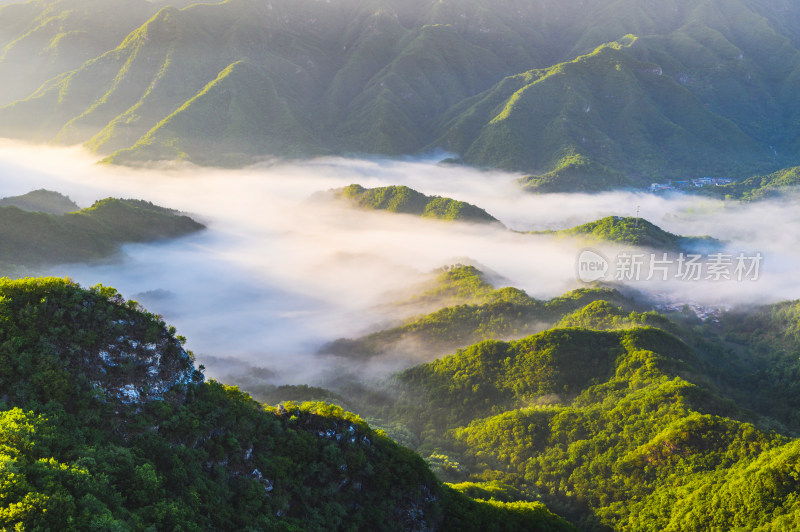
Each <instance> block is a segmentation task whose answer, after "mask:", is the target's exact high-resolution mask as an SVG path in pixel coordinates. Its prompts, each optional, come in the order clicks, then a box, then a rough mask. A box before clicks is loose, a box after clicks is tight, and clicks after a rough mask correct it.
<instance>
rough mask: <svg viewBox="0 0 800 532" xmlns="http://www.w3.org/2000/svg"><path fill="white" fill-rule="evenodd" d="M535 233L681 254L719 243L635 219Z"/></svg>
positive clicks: (609, 219) (614, 219)
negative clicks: (683, 234) (673, 231)
mask: <svg viewBox="0 0 800 532" xmlns="http://www.w3.org/2000/svg"><path fill="white" fill-rule="evenodd" d="M533 234H553V235H557V236H579V237H585V238H588V239H590V240H595V241H606V242H616V243H619V244H628V245H631V246H642V247H648V248H653V249H658V250H664V251H680V250H685V249H688V248H695V247H697V246H705V247H708V246H711V247H715V246H717V245H719V243H720V242H719V241H718V240H716V239H714V238H711V237H689V236H679V235H675V234H672V233H670V232H668V231H664V230H663V229H661V228H660V227H658V226H657V225H655V224H653V223H652V222H649V221H648V220H645V219H644V218H634V217H632V216H606V217H605V218H601V219H599V220H595V221H593V222H588V223H585V224H583V225H579V226H576V227H573V228H571V229H563V230H561V231H542V232H536V233H533Z"/></svg>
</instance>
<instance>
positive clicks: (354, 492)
mask: <svg viewBox="0 0 800 532" xmlns="http://www.w3.org/2000/svg"><path fill="white" fill-rule="evenodd" d="M439 276H440V278H439V280H440V284H439V288H440V289H441V290H437V289H436V287H433V288H429V290H430V293H429V294H428V296H431V295H433V296H434V297H439V296H445V297H453V296H455V297H472V298H475V299H476V300H479V301H484V303H481V304H479V305H473V307H474V308H480V307H481V305H487V304H488V305H490V304H492V301H493V300H494V298H497V300H496V301H495V303H509V301H513V300H514V298H508V299H503V297H504V296H502V295H501V294H509V293H511V292H510V290H513V289H508V288H506V289H502V290H495V291H488V290H487V287H488V286H490V285H489V284H488V283H487V282H486V280H485V279H483V278H482V276H481V274H480V272H479V271H478V270H476V269H475V268H473V267H466V266H460V267H454V268H450V269H446V270H443V271H442V272H440V273H439ZM515 297H516V298H518V299H519V301H518V304H522V303H523V302H525V301H527V304H528V305H529V306H530V307H532V308H536V309H538V310H537V311H538V312H540V313H541V315H542V316H548V319H549V320H550V324H551V325H552V327H551V328H549V329H547V330H543V331H541V332H537V333H536V334H534V335H532V336H526V337H523V338H519V339H517V340H514V341H498V340H486V341H481V342H479V343H476V344H474V345H469V346H466V347H464V348H463V349H458V350H456V351H455V353H454V354H451V355H449V356H446V357H443V358H440V359H438V360H434V361H432V362H427V363H424V364H421V365H417V366H413V367H411V368H409V369H406V370H404V371H401V372H399V373H397V374H395V375H393V376H391V377H389V378H388V379H387V380H385V381H382V382H379V383H377V384H366V383H363V382H350V383H347V382H343V383H340V384H339V385H338V386H337V388H336V389H334V390H333V391H330V390H325V389H322V388H316V387H311V386H264V385H262V386H261V387H260V388H255V389H254V390H255V391H256V393H257V394H258V396H259V397H260V398H263V399H266V400H269V401H272V402H274V403H277V402H281V404H280V405H279V406H277V407H272V406H267V407H265V406H263V405H262V404H259V403H257V402H256V401H254V400H253V399H251V398H250V396H249V395H247V394H245V393H243V392H242V391H240V390H238V389H237V388H233V387H228V386H224V385H222V384H220V383H217V382H215V381H210V382H205V381H204V378H203V375H202V373H201V372H200V371H197V370H196V369H195V367H194V364H193V355H192V354H191V353H190V352H188V351H186V350H185V349H184V348H183V341H184V340H183V339H182V338H181V337H179V336H175V331H174V329H172V328H169V327H168V326H167V325H166V324H165V323H164V322H163V321H162V320H161V319H160V317H158V316H155V315H152V314H149V313H147V312H145V311H143V310H142V309H141V308H140V307H139V306H138V304H137V303H136V302H134V301H125V300H124V299H123V298H122V297H121V296H120V295H119V294H118V293H117V292H116V291H115V290H113V289H110V288H105V287H102V286H97V287H94V288H92V289H90V290H84V289H81V288H80V287H78V286H77V285H75V284H73V283H71V282H69V281H67V280H61V279H24V280H18V281H9V280H2V281H0V359H2V360H0V387H1V388H2V389H3V390H4V396H3V398H2V401H0V464H2V467H0V477H1V478H2V483H3V486H4V489H3V490H0V520H2V526H3V527H6V528H12V527H24V528H31V529H36V528H41V529H44V528H49V529H60V530H61V529H67V530H69V529H74V530H84V529H92V528H95V529H97V528H99V529H104V528H111V529H119V530H128V529H135V530H140V529H147V528H148V527H153V528H156V529H162V528H175V527H179V528H181V529H185V530H200V529H208V528H214V529H241V528H247V527H251V528H252V527H254V528H256V529H269V530H273V529H274V530H365V529H370V530H408V529H418V528H422V527H427V528H429V529H433V530H482V529H488V530H498V531H499V530H570V529H571V528H570V525H569V524H568V523H567V522H565V521H564V520H562V519H560V518H558V517H556V516H555V515H554V514H553V513H551V510H553V511H555V512H556V513H557V514H559V515H563V516H565V517H567V518H568V519H569V521H570V522H571V523H573V524H574V525H575V526H576V527H577V528H578V529H581V530H609V529H615V530H616V529H618V530H654V529H658V530H698V531H700V530H709V529H716V528H718V529H725V530H727V529H737V528H741V529H747V530H757V529H764V530H766V529H792V528H793V527H794V526H795V520H796V508H795V501H796V500H797V498H798V496H800V487H798V483H797V479H796V478H795V477H796V465H797V461H798V457H799V456H800V454H798V453H799V452H800V451H799V449H798V440H796V439H795V438H796V434H797V431H798V430H800V417H798V415H797V412H798V408H800V403H799V402H798V399H797V398H798V393H797V392H798V389H797V382H798V376H800V361H798V359H797V353H798V352H800V332H798V326H797V323H798V317H800V303H798V302H786V303H782V304H777V305H769V306H762V307H757V308H749V309H736V310H733V311H730V312H726V313H723V314H721V315H719V316H718V318H715V319H708V320H705V321H703V320H700V319H698V318H697V317H696V316H693V315H691V314H689V313H673V314H669V315H663V314H659V313H657V312H654V311H652V310H649V311H643V309H638V308H633V307H634V306H638V305H639V304H634V302H633V301H631V300H628V299H626V298H623V297H622V296H620V295H619V294H618V293H616V292H614V291H611V290H607V289H598V288H593V289H583V290H579V291H574V292H570V293H568V294H565V295H564V296H562V297H560V298H554V299H552V300H550V301H547V302H541V301H537V300H533V299H530V298H527V296H525V295H524V293H523V292H518V293H517V294H516V296H515ZM525 298H527V299H525ZM463 307H464V308H467V309H469V308H472V307H470V306H468V305H465V306H463ZM456 308H460V307H456ZM443 310H447V309H443ZM467 314H468V313H467ZM469 320H470V318H469V317H466V318H461V317H459V318H457V319H456V320H454V321H453V323H452V325H453V326H455V325H457V324H459V323H461V324H469V323H470V321H469ZM442 323H445V322H442ZM476 323H478V324H479V325H484V324H491V320H490V319H484V318H481V319H478V320H477V322H476ZM487 326H488V325H487ZM432 330H433V329H432ZM441 331H442V334H445V335H447V334H450V333H449V332H448V329H447V327H444V328H442V329H441ZM379 334H380V333H379ZM436 340H437V336H436V335H432V336H430V338H426V339H424V340H423V341H421V342H422V343H424V344H428V343H430V342H434V343H435V342H436ZM463 341H467V340H463ZM201 370H202V367H201ZM246 385H247V386H257V383H256V381H255V380H253V381H252V382H249V383H247V384H246ZM758 390H769V394H763V393H759V392H758ZM320 401H326V402H320ZM327 401H334V402H336V403H340V404H347V405H348V409H351V410H353V411H356V412H359V413H360V415H361V416H365V417H359V416H358V415H355V414H352V413H349V412H347V411H345V410H344V409H343V408H342V407H340V406H333V405H331V404H329V403H328V402H327ZM363 419H369V420H370V425H372V426H373V427H376V428H377V427H379V429H378V430H375V429H373V428H370V426H369V425H368V424H367V423H365V422H364V420H363ZM390 437H391V438H392V439H394V440H396V441H397V442H401V443H402V444H403V445H404V446H405V447H401V446H399V445H398V444H397V443H395V442H393V441H392V439H390ZM420 455H421V456H420ZM423 458H424V460H423ZM434 474H435V476H434ZM436 477H438V480H437V478H436ZM442 481H444V482H450V483H451V484H449V485H444V484H442V483H441V482H442Z"/></svg>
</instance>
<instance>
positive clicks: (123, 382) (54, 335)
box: [0, 278, 574, 531]
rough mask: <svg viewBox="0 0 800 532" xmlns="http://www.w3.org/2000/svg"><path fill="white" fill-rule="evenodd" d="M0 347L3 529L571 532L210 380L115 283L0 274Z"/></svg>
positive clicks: (338, 415) (393, 449)
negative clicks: (12, 277)
mask: <svg viewBox="0 0 800 532" xmlns="http://www.w3.org/2000/svg"><path fill="white" fill-rule="evenodd" d="M0 341H2V343H3V346H4V347H3V349H2V353H0V357H1V358H2V370H1V371H0V386H2V389H3V390H4V395H3V398H2V401H0V463H2V464H3V467H2V471H0V475H2V478H3V489H2V498H1V499H0V509H2V511H0V523H1V524H2V527H3V528H7V529H13V528H16V529H23V528H25V529H50V530H97V529H104V530H108V529H113V530H144V529H159V530H162V529H182V530H209V529H214V530H244V529H257V530H300V529H302V530H382V531H383V530H385V531H395V530H396V531H400V530H446V531H449V530H484V529H491V530H553V531H569V530H574V528H572V527H571V526H570V525H568V524H567V523H566V522H564V521H563V520H562V519H560V518H558V517H556V516H555V515H553V514H552V513H551V512H549V511H548V510H547V509H546V508H545V507H544V505H543V504H542V503H540V502H536V501H531V502H513V503H506V502H503V501H499V500H496V499H494V498H493V497H489V496H483V497H481V495H482V493H480V492H477V491H476V490H474V489H473V490H472V492H473V493H474V495H476V498H475V499H473V498H471V497H469V496H467V495H464V494H462V492H461V491H459V490H457V489H453V488H449V487H447V486H444V485H442V484H441V483H440V482H439V481H437V480H436V478H435V477H434V476H433V474H432V473H431V471H430V470H429V469H428V468H427V466H426V465H425V463H424V462H423V461H422V460H421V459H420V458H419V457H418V456H416V455H415V454H414V453H412V452H411V451H410V450H408V449H405V448H403V447H400V446H398V445H397V444H395V443H394V442H392V441H391V440H389V439H388V438H386V437H385V436H384V435H382V434H381V433H378V432H375V431H373V430H372V429H371V428H370V427H369V426H368V425H367V424H366V423H365V422H364V421H363V420H362V419H360V418H359V417H358V416H355V415H354V414H351V413H348V412H345V411H343V410H342V409H341V408H339V407H336V406H333V405H329V404H325V403H304V404H302V405H296V404H293V403H287V404H284V405H279V406H278V407H277V408H276V407H269V406H264V405H262V404H259V403H257V402H256V401H254V400H252V399H251V398H250V397H249V396H248V395H247V394H245V393H242V392H241V391H239V390H238V389H236V388H232V387H226V386H224V385H222V384H220V383H217V382H215V381H209V382H206V381H205V379H204V377H203V374H202V366H201V367H200V370H198V369H195V367H194V363H193V355H192V353H191V352H188V351H186V350H184V348H183V346H182V344H183V341H184V339H182V338H181V337H176V336H175V331H174V329H173V328H169V327H167V326H166V325H165V323H164V322H163V321H161V320H160V319H159V317H158V316H155V315H153V314H149V313H147V312H145V311H143V310H142V309H141V308H140V307H138V305H137V304H136V303H135V302H133V301H125V300H124V299H123V298H122V297H121V296H120V295H119V294H118V293H117V292H116V291H115V290H114V289H112V288H106V287H102V286H99V285H98V286H97V287H94V288H92V289H90V290H85V289H82V288H80V287H79V286H77V285H76V284H74V283H71V282H69V281H67V280H63V279H47V278H44V279H41V278H40V279H23V280H18V281H9V280H0ZM484 491H485V490H484ZM496 491H497V490H496Z"/></svg>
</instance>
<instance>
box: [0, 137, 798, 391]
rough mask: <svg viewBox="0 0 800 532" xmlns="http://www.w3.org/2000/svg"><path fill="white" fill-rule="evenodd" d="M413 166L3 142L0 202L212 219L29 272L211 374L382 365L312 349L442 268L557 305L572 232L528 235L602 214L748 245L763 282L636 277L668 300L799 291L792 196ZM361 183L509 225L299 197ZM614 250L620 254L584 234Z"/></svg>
mask: <svg viewBox="0 0 800 532" xmlns="http://www.w3.org/2000/svg"><path fill="white" fill-rule="evenodd" d="M439 159H441V157H440V156H436V157H430V158H427V159H426V158H422V159H416V160H382V159H344V158H323V159H315V160H310V161H303V162H274V163H271V164H262V165H258V166H253V167H249V168H245V169H241V170H221V169H209V168H202V169H201V168H197V167H193V166H188V165H187V166H175V165H172V166H169V167H158V168H150V169H146V170H145V169H130V168H119V167H109V166H104V165H98V164H95V160H96V159H95V158H93V157H92V156H91V155H89V154H87V153H85V152H83V151H81V150H79V149H75V148H42V147H31V146H27V145H24V144H20V143H16V142H11V141H7V142H6V141H4V142H3V143H2V144H0V196H3V197H6V196H13V195H18V194H24V193H26V192H29V191H31V190H34V189H39V188H47V189H50V190H55V191H58V192H61V193H64V194H67V195H69V196H70V197H71V198H72V199H73V200H74V201H76V202H77V203H78V204H79V205H80V206H81V207H86V206H89V205H91V203H92V202H93V201H95V200H98V199H102V198H105V197H109V196H114V197H123V198H137V199H145V200H148V201H152V202H153V203H156V204H158V205H161V206H164V207H169V208H173V209H177V210H180V211H184V212H186V213H188V214H189V215H191V216H192V217H193V218H195V219H196V220H198V221H200V222H202V223H204V224H206V225H207V227H208V229H207V230H206V231H203V232H201V233H198V234H195V235H192V236H189V237H185V238H181V239H177V240H172V241H165V242H158V243H153V244H136V245H128V246H125V247H124V248H123V250H122V253H121V254H120V255H119V256H118V257H115V258H114V259H111V260H108V261H104V262H101V263H96V264H68V265H59V266H53V267H48V268H45V269H42V270H41V271H37V272H35V273H42V274H47V275H57V276H69V277H71V278H73V279H74V280H76V281H78V282H79V283H81V284H82V285H84V286H91V285H94V284H97V283H102V284H104V285H109V286H114V287H115V288H117V289H118V290H119V291H120V292H121V293H122V294H123V295H124V296H125V297H126V298H130V299H136V300H137V301H139V302H140V303H142V305H143V306H144V307H145V308H147V309H148V310H150V311H151V312H155V313H158V314H161V315H163V316H164V319H165V320H166V321H167V322H168V323H170V324H172V325H175V326H176V327H177V329H178V332H179V333H180V334H182V335H184V336H186V337H187V339H188V342H187V347H188V348H189V349H191V350H193V351H194V353H195V354H196V357H197V362H198V363H200V364H205V365H206V366H207V371H206V374H207V375H208V376H210V377H218V378H221V379H222V380H224V378H225V377H226V376H228V375H236V374H239V375H250V376H251V377H256V378H259V379H262V380H264V381H267V382H274V383H311V384H325V383H327V382H330V381H331V380H332V379H335V378H336V377H338V376H339V375H341V374H342V373H343V372H344V373H346V372H351V371H358V372H360V373H363V374H364V375H373V376H374V375H382V374H385V373H386V372H389V371H393V370H396V369H398V368H399V367H402V366H403V365H404V364H408V363H409V362H408V359H406V358H399V359H397V360H393V359H392V358H391V357H388V358H387V357H382V358H380V359H378V360H374V361H372V362H371V363H352V362H346V361H344V360H343V359H341V358H336V357H329V356H328V357H324V356H320V355H317V354H316V353H317V351H318V350H319V348H320V346H322V345H324V344H326V343H327V342H330V341H332V340H335V339H337V338H341V337H349V338H354V337H358V336H361V335H364V334H367V333H369V332H373V331H375V330H379V329H382V328H386V327H390V326H393V325H397V324H398V323H399V322H400V321H401V320H402V319H404V318H408V317H410V316H411V315H413V314H415V313H416V312H417V311H421V310H422V309H414V308H408V307H407V306H402V307H399V308H401V309H402V310H397V308H396V307H392V306H391V303H392V302H394V301H398V300H402V299H404V298H407V297H408V296H410V295H412V294H410V293H409V291H410V290H412V288H413V287H418V286H420V284H421V283H424V282H426V281H430V280H431V279H432V278H433V272H434V271H435V270H436V269H437V268H440V267H442V266H445V265H450V264H455V263H463V264H474V265H475V266H477V267H478V268H479V269H481V270H482V271H484V272H486V273H487V275H488V276H489V278H490V279H492V280H493V281H494V282H495V283H496V286H497V287H502V286H515V287H518V288H521V289H523V290H525V291H526V292H527V293H528V294H529V295H531V296H533V297H536V298H551V297H554V296H558V295H560V294H562V293H564V292H565V291H568V290H570V289H573V288H578V287H580V286H583V284H582V283H580V282H579V281H578V280H577V277H576V260H577V257H578V255H579V253H580V252H581V250H583V249H584V248H586V247H587V243H586V242H584V241H581V240H580V239H573V238H557V237H553V236H550V235H529V234H524V232H525V231H534V230H536V231H541V230H546V229H563V228H568V227H572V226H575V225H578V224H581V223H585V222H588V221H592V220H595V219H598V218H601V217H603V216H608V215H617V216H633V215H635V214H636V212H637V208H638V209H639V212H640V215H641V216H642V217H643V218H646V219H648V220H649V221H651V222H653V223H655V224H656V225H658V226H660V227H661V228H663V229H665V230H667V231H670V232H672V233H676V234H679V235H710V236H712V237H715V238H717V239H720V240H722V241H723V242H724V243H723V246H724V247H723V250H722V251H723V252H725V253H730V254H734V255H735V254H738V253H740V252H744V253H748V254H751V253H755V252H760V253H761V254H762V255H763V257H764V259H763V263H762V264H761V271H760V276H759V278H758V280H757V281H742V282H737V281H720V282H712V281H700V282H689V281H681V280H670V281H668V282H655V281H638V282H636V281H632V282H630V283H628V286H629V288H631V289H633V290H635V291H638V292H641V293H644V294H649V295H654V296H656V297H657V298H658V301H660V302H663V303H685V302H691V303H696V304H699V305H711V306H720V305H735V304H751V303H765V302H773V301H778V300H784V299H795V298H800V282H799V281H798V279H797V276H796V275H795V267H796V264H798V261H799V260H800V245H798V244H800V242H798V236H797V235H796V233H795V232H792V231H788V230H785V227H793V226H796V225H795V224H796V223H797V222H798V221H800V220H798V218H800V209H798V202H797V200H794V199H785V200H780V201H771V202H759V203H750V204H733V203H729V204H726V203H724V202H721V201H717V200H712V199H707V198H702V197H697V196H689V195H674V196H654V195H650V194H646V193H642V192H637V191H629V192H609V193H601V194H594V195H589V194H568V195H567V194H557V195H556V194H551V195H533V194H525V193H522V192H521V191H520V189H519V188H518V187H517V185H516V179H517V178H519V177H520V176H518V175H513V174H507V173H502V172H496V171H493V172H484V171H479V170H475V169H471V168H466V167H458V166H442V165H437V164H436V161H438V160H439ZM352 183H359V184H361V185H363V186H365V187H375V186H384V185H407V186H409V187H411V188H414V189H416V190H418V191H420V192H423V193H425V194H429V195H441V196H448V197H452V198H454V199H457V200H463V201H467V202H469V203H473V204H475V205H478V206H479V207H482V208H484V209H485V210H486V211H488V212H489V213H490V214H492V215H493V216H495V217H496V218H498V219H499V220H500V221H501V222H503V224H505V226H506V227H507V228H508V229H504V228H502V227H496V226H489V225H473V224H467V223H448V222H441V221H437V220H428V219H421V218H416V217H413V216H410V215H399V214H393V213H386V212H377V211H364V210H357V209H353V208H347V207H345V206H343V205H341V204H338V203H320V202H318V201H311V200H310V199H309V198H310V197H311V196H312V195H313V194H314V193H316V192H319V191H324V190H328V189H331V188H336V187H342V186H346V185H349V184H352ZM590 247H592V248H593V249H595V250H598V251H599V252H601V253H602V254H603V255H605V256H606V257H613V256H615V255H616V254H618V253H619V252H620V251H621V250H622V249H623V248H621V247H619V246H613V245H606V244H604V245H599V244H597V243H592V244H591V246H590Z"/></svg>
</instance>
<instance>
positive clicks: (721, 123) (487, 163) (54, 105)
mask: <svg viewBox="0 0 800 532" xmlns="http://www.w3.org/2000/svg"><path fill="white" fill-rule="evenodd" d="M100 3H102V4H103V5H102V6H100ZM100 3H98V2H97V1H96V0H33V1H31V2H27V3H25V4H20V5H17V4H10V5H5V6H2V7H0V74H3V79H10V80H15V81H14V83H9V84H7V86H5V85H4V86H3V87H0V135H3V136H9V137H15V138H26V139H34V140H37V141H47V142H59V143H65V144H74V143H83V144H85V145H86V146H87V147H89V148H90V149H92V150H95V151H96V152H98V154H100V155H101V156H103V157H105V160H106V161H107V162H111V163H119V164H142V163H146V162H148V161H151V160H174V159H179V160H188V161H192V162H195V163H198V164H207V165H221V166H240V165H243V164H247V163H249V162H253V161H258V160H262V159H265V158H270V157H288V158H294V157H307V156H314V155H319V154H330V153H334V154H345V155H352V154H364V153H368V154H382V155H401V154H414V153H420V152H424V151H428V150H431V149H445V150H449V151H451V152H453V153H454V154H455V155H456V156H458V157H459V158H460V159H461V160H463V161H465V162H466V163H468V164H471V165H475V166H480V167H493V168H503V169H508V170H513V171H517V172H522V173H524V174H527V175H528V177H527V178H526V179H525V180H524V183H525V186H526V187H527V188H529V189H531V190H536V191H563V190H588V191H592V190H600V189H606V188H610V187H625V186H641V185H644V184H647V183H649V182H651V181H652V180H653V179H654V178H656V177H658V178H664V177H666V178H685V177H687V176H698V175H725V176H734V177H746V176H749V175H754V174H766V173H769V172H773V171H776V170H777V169H779V168H784V167H789V166H796V165H797V164H799V163H800V140H798V139H800V137H798V135H797V131H798V125H800V104H799V103H798V102H797V99H796V98H795V97H794V95H795V94H796V93H797V91H798V90H799V89H800V85H798V84H800V76H799V75H798V73H800V41H799V40H798V39H797V37H796V32H795V31H794V29H795V26H793V25H792V21H795V22H797V21H800V6H796V5H795V4H794V3H790V2H782V1H779V0H759V1H750V0H703V1H700V2H696V1H690V0H671V1H670V2H666V3H663V2H662V3H660V4H657V5H656V4H653V3H652V2H649V1H645V0H598V1H596V2H592V3H591V4H590V5H585V3H584V2H581V1H579V0H568V1H558V2H556V1H555V0H537V1H534V2H519V1H517V0H503V1H501V2H489V1H488V0H469V1H464V2H458V3H457V4H456V3H451V2H438V1H434V0H414V1H413V2H407V1H401V0H341V1H337V2H329V3H322V2H317V1H316V0H274V1H273V2H270V3H268V4H264V3H263V2H256V1H254V0H230V1H226V2H219V3H211V4H195V5H188V6H187V5H186V2H178V3H177V4H174V5H170V4H169V3H167V4H153V3H151V2H145V1H137V2H114V3H113V4H109V3H108V2H100ZM165 5H166V6H168V7H165ZM98 20H102V21H103V24H102V25H100V24H98V22H97V21H98ZM101 26H102V28H101Z"/></svg>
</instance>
